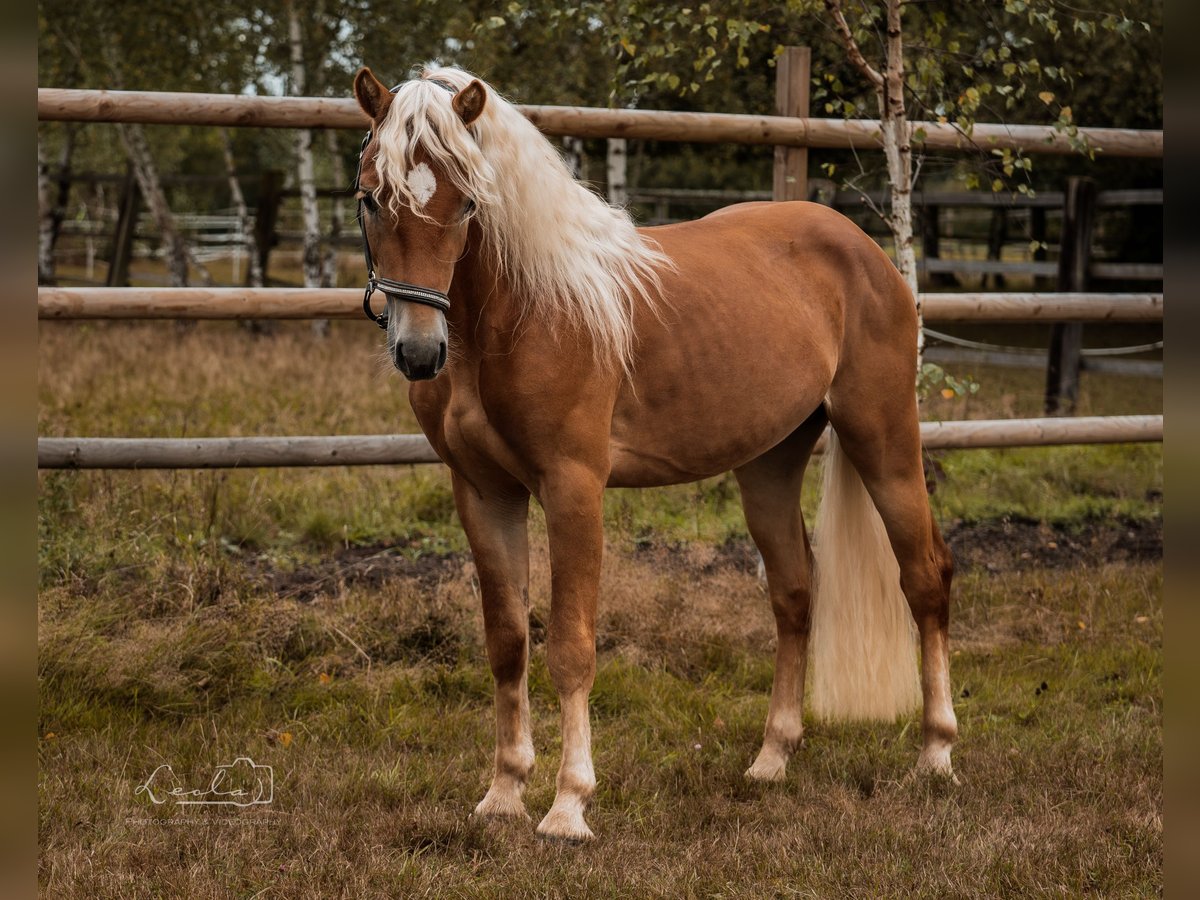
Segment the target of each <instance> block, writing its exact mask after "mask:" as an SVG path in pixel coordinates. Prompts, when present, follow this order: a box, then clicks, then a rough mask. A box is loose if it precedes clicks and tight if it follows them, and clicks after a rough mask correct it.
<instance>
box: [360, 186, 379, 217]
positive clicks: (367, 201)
mask: <svg viewBox="0 0 1200 900" xmlns="http://www.w3.org/2000/svg"><path fill="white" fill-rule="evenodd" d="M358 199H359V200H360V201H361V202H362V205H363V206H365V207H366V208H367V212H369V213H372V214H374V213H377V212H379V204H378V203H376V202H375V195H374V194H372V193H371V192H370V191H363V194H362V196H361V197H359V198H358Z"/></svg>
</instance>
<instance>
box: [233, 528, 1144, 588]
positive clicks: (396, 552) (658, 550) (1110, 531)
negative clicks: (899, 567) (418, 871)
mask: <svg viewBox="0 0 1200 900" xmlns="http://www.w3.org/2000/svg"><path fill="white" fill-rule="evenodd" d="M945 537H946V541H947V543H948V544H949V545H950V548H951V550H952V551H953V552H954V558H955V563H956V565H957V566H958V568H959V569H960V570H961V571H966V570H969V569H974V568H982V569H985V570H987V571H989V572H1002V571H1012V570H1020V569H1026V568H1030V567H1039V568H1050V569H1067V568H1078V567H1080V566H1087V565H1097V564H1101V563H1110V562H1139V561H1151V562H1152V561H1155V560H1161V559H1162V554H1163V533H1162V520H1161V519H1127V520H1111V521H1089V522H1082V523H1078V522H1077V523H1071V524H1070V525H1062V524H1058V525H1056V524H1051V523H1047V522H1039V521H1035V520H1031V519H1021V518H1009V517H1006V518H1003V519H993V520H988V521H983V522H957V523H954V524H953V525H950V526H948V527H947V528H946V530H945ZM627 556H628V558H629V559H630V560H631V561H633V562H636V563H640V564H642V565H648V566H650V567H651V568H652V569H656V570H658V571H662V572H671V573H678V572H684V571H687V572H691V573H693V575H694V576H695V577H703V576H711V575H714V574H716V573H718V572H736V573H741V574H745V575H754V574H756V573H757V571H758V553H757V551H756V550H755V548H754V544H753V543H752V542H751V541H750V540H749V539H748V538H729V539H728V540H726V541H725V542H724V543H721V544H707V543H703V542H696V543H691V542H686V541H684V542H681V541H663V542H658V541H655V540H654V539H652V538H643V539H641V540H639V541H637V543H635V544H634V546H633V547H632V549H631V550H630V551H628V553H627ZM470 565H471V557H470V554H467V553H437V552H430V551H429V550H425V549H422V548H420V547H417V546H414V545H410V544H395V545H372V546H364V547H348V548H343V549H340V550H337V551H335V552H334V553H333V554H332V555H331V556H330V557H329V559H327V560H324V561H322V562H319V563H312V564H305V565H302V566H299V567H297V568H295V569H284V568H281V567H278V566H275V565H273V564H272V563H270V562H268V561H265V560H260V561H257V562H256V563H255V564H254V568H255V570H256V572H255V574H256V577H257V578H258V579H259V580H260V581H261V582H262V584H263V585H264V587H265V588H267V589H268V590H269V591H271V592H272V593H274V594H277V595H279V596H281V597H289V598H292V599H295V600H299V601H300V602H302V603H307V602H309V601H311V600H312V599H313V598H315V597H317V596H320V595H327V594H332V593H337V592H339V591H341V590H344V589H346V588H350V587H366V588H378V587H381V586H382V585H383V584H384V583H385V582H387V581H391V580H394V579H409V580H412V581H415V582H416V583H417V585H418V586H419V587H420V588H421V589H432V588H433V587H434V586H436V585H437V584H440V583H443V582H446V581H449V580H451V579H455V578H458V577H460V576H461V575H462V574H463V569H464V566H470Z"/></svg>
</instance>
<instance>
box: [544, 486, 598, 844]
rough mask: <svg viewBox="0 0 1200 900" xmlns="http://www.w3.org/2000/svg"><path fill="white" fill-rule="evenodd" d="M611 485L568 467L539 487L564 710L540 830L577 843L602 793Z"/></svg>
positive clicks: (556, 676)
mask: <svg viewBox="0 0 1200 900" xmlns="http://www.w3.org/2000/svg"><path fill="white" fill-rule="evenodd" d="M604 481H605V479H604V477H603V476H601V475H599V474H598V473H596V472H594V471H591V470H590V469H588V468H586V467H584V466H576V467H564V468H563V469H561V470H559V471H557V472H554V473H552V474H551V475H549V476H548V477H547V478H546V479H544V481H543V484H542V486H541V488H540V490H539V500H541V503H542V507H543V508H544V509H545V511H546V530H547V532H548V535H549V539H550V567H551V600H550V627H549V631H548V634H547V656H546V661H547V664H548V666H549V669H550V677H551V679H552V680H553V681H554V687H555V689H556V690H557V691H558V699H559V704H560V707H561V710H562V765H561V766H560V767H559V770H558V780H557V793H556V794H555V797H554V805H553V806H552V807H551V808H550V812H548V813H547V814H546V818H544V819H542V822H541V824H540V825H538V829H537V830H538V834H541V835H543V836H545V837H550V838H560V839H564V840H571V841H579V840H586V839H588V838H591V837H592V831H591V829H590V828H588V826H587V823H586V822H585V821H584V819H583V813H584V810H585V809H586V808H587V804H588V801H589V800H590V799H591V797H592V793H593V792H594V791H595V789H596V775H595V771H594V769H593V768H592V732H591V725H590V723H589V721H588V695H589V694H590V693H591V690H592V682H593V681H594V680H595V678H596V599H597V596H598V594H599V590H600V561H601V557H602V555H603V552H604V529H603V504H604Z"/></svg>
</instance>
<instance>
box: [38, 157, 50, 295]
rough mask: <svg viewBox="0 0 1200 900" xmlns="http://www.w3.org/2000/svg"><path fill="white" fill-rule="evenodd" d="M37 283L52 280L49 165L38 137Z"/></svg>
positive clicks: (46, 282)
mask: <svg viewBox="0 0 1200 900" xmlns="http://www.w3.org/2000/svg"><path fill="white" fill-rule="evenodd" d="M37 149H38V284H52V283H53V282H54V198H53V196H52V194H51V184H50V165H49V163H47V162H46V156H45V154H44V153H43V152H42V141H41V138H40V137H39V138H38V148H37Z"/></svg>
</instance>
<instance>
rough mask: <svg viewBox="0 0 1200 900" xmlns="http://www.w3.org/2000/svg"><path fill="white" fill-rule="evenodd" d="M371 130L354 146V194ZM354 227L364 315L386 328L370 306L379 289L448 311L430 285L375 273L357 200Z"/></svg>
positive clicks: (383, 316)
mask: <svg viewBox="0 0 1200 900" xmlns="http://www.w3.org/2000/svg"><path fill="white" fill-rule="evenodd" d="M425 81H427V82H429V83H430V84H436V85H437V86H438V87H440V88H443V89H445V90H447V91H449V92H450V93H451V94H456V93H458V89H457V88H456V87H454V85H452V84H450V83H449V82H447V81H442V80H440V79H437V78H426V79H425ZM398 90H400V85H396V86H395V87H394V88H392V93H393V94H394V93H396V91H398ZM372 134H373V133H372V132H370V131H368V132H367V136H366V137H364V138H363V142H362V145H361V146H360V147H359V148H358V171H357V172H355V173H354V192H355V193H356V194H357V193H358V192H359V190H361V188H360V186H359V183H360V182H361V180H362V158H363V153H365V152H366V149H367V144H369V143H370V141H371V137H372ZM358 228H359V231H360V232H361V234H362V248H363V261H364V262H365V263H366V264H367V289H366V292H365V293H364V294H363V312H364V313H366V315H367V318H368V319H370V320H371V321H372V322H374V323H375V324H376V325H378V326H379V327H380V328H387V326H388V316H387V311H386V310H385V311H384V312H381V313H379V314H376V313H375V312H374V311H373V310H372V309H371V295H372V294H374V293H375V292H376V291H383V292H384V293H385V294H386V295H387V296H388V297H390V298H394V299H396V300H403V301H404V302H406V303H420V304H422V305H424V306H432V307H433V308H434V309H439V310H441V311H442V312H443V313H446V312H449V310H450V298H449V297H448V296H447V295H446V294H444V293H443V292H442V291H439V290H435V289H434V288H428V287H421V286H420V285H417V284H409V283H408V282H407V281H396V280H394V279H391V278H380V277H379V276H377V275H376V274H375V262H374V260H373V259H372V258H371V244H370V242H369V241H368V240H367V224H366V221H365V220H364V219H363V202H362V200H361V199H360V200H359V201H358Z"/></svg>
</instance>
